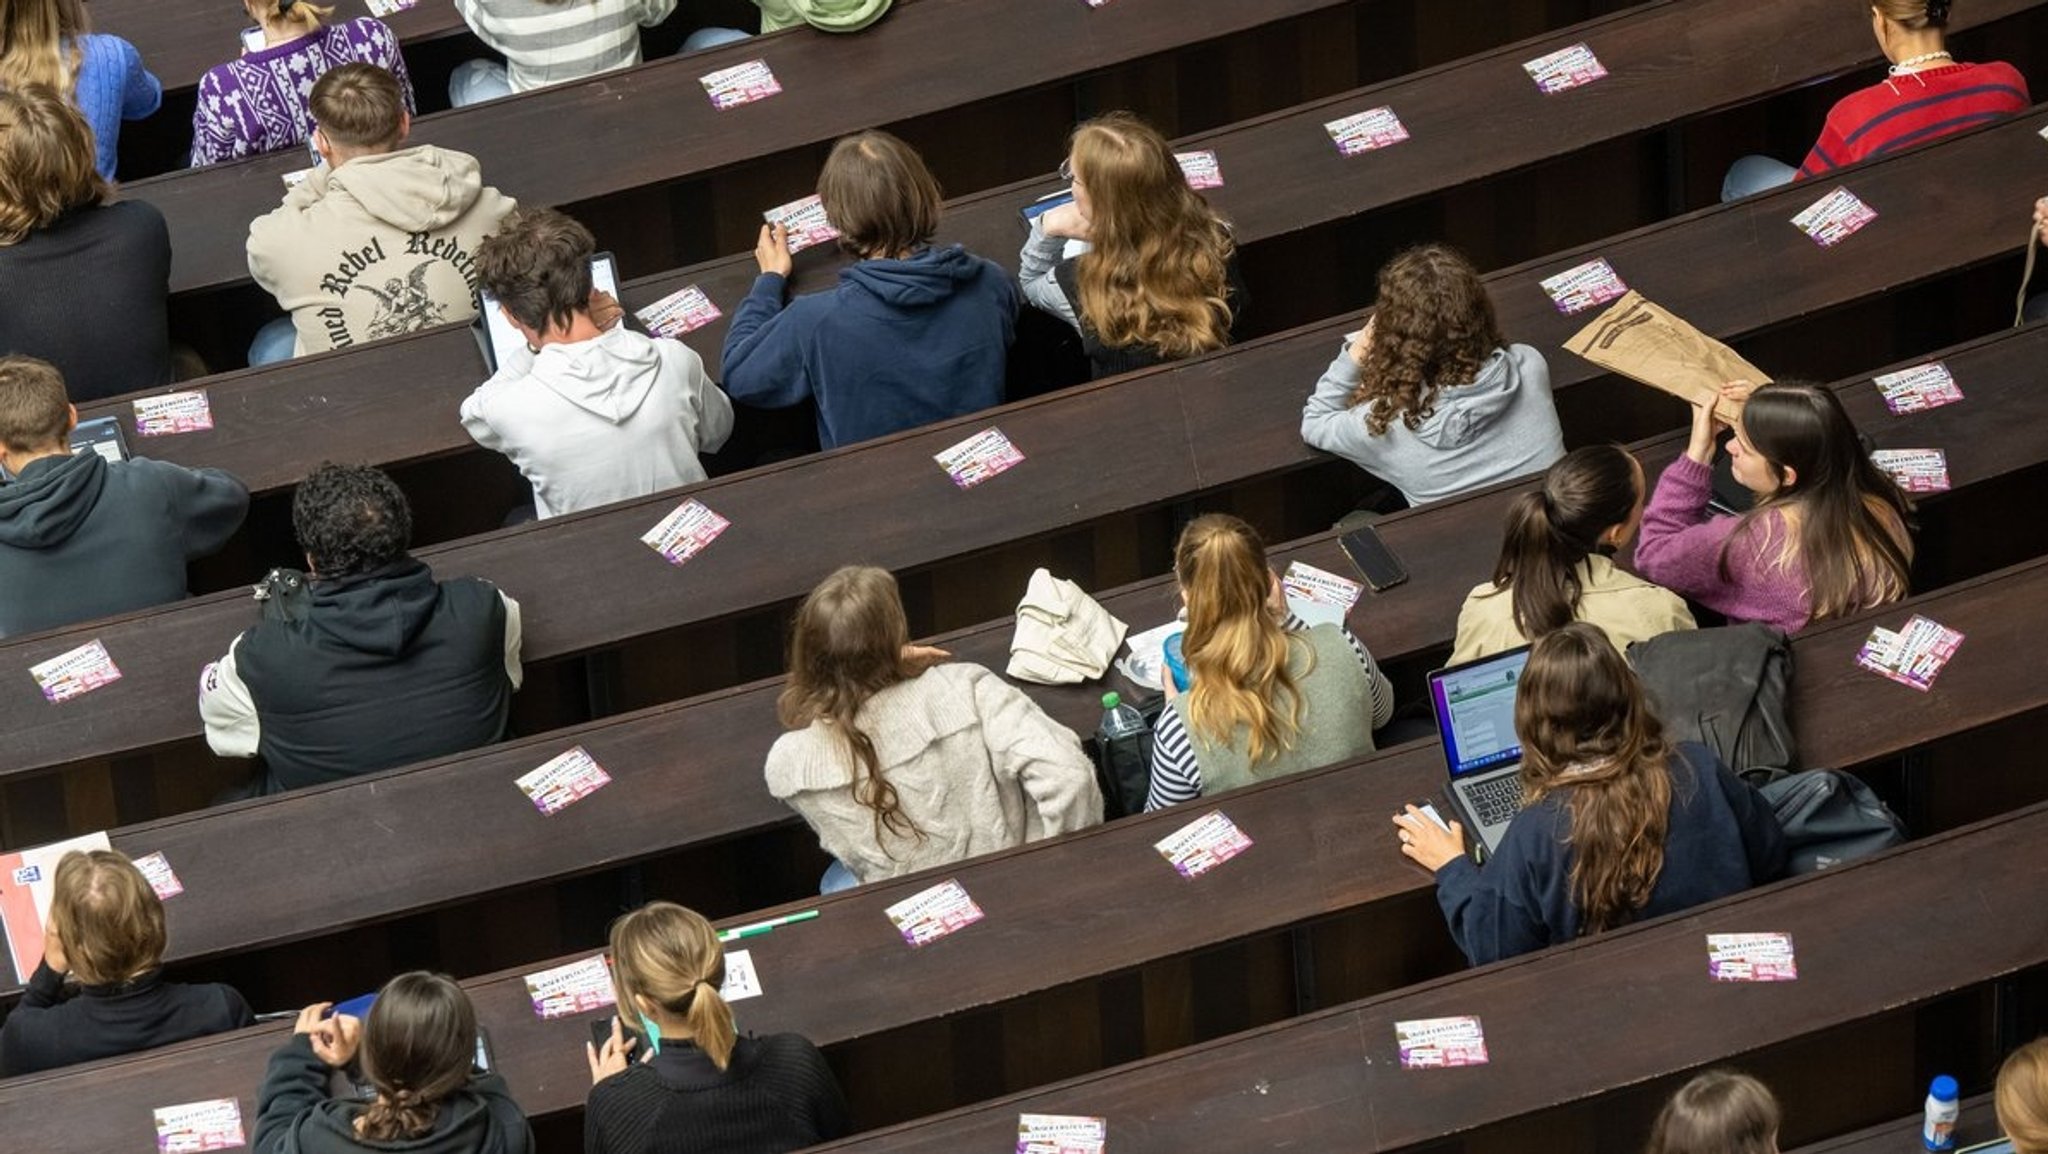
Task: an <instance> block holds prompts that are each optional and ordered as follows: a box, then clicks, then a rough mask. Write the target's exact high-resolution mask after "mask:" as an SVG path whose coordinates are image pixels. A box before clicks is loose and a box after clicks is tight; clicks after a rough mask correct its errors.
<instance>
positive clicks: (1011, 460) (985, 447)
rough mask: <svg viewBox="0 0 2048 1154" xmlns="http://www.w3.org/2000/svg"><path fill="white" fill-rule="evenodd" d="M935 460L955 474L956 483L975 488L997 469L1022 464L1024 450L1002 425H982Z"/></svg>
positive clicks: (962, 486) (966, 487)
mask: <svg viewBox="0 0 2048 1154" xmlns="http://www.w3.org/2000/svg"><path fill="white" fill-rule="evenodd" d="M932 460H934V461H937V462H938V463H939V467H940V468H942V469H944V470H945V471H946V475H947V476H949V477H951V478H953V484H955V485H957V486H959V487H960V488H962V489H972V488H974V487H975V486H976V485H979V484H981V483H982V482H983V481H986V480H988V479H989V478H990V477H993V476H995V475H996V474H997V473H1001V472H1004V471H1006V470H1009V469H1012V468H1014V467H1016V466H1017V465H1020V464H1022V463H1023V461H1024V454H1023V453H1021V452H1019V451H1018V449H1017V446H1015V445H1013V444H1011V443H1010V438H1008V437H1006V436H1004V435H1003V431H1002V430H1001V429H983V430H982V431H981V432H979V433H976V434H974V435H973V436H971V437H969V438H967V439H966V440H964V441H962V442H960V443H959V444H957V445H955V446H953V447H952V448H950V449H947V450H946V451H945V452H943V453H939V454H936V455H935V456H933V457H932Z"/></svg>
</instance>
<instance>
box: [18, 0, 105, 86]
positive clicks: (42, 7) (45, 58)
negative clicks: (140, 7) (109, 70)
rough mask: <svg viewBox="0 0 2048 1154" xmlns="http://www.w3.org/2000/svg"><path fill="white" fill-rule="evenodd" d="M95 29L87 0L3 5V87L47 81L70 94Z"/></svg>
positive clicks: (20, 0) (37, 0) (28, 0)
mask: <svg viewBox="0 0 2048 1154" xmlns="http://www.w3.org/2000/svg"><path fill="white" fill-rule="evenodd" d="M90 31H92V23H91V21H90V20H89V19H88V18H87V17H86V12H85V4H84V3H83V0H7V2H6V3H5V4H0V88H17V89H18V88H21V87H22V86H23V85H28V84H47V85H49V86H50V87H51V88H54V89H56V90H57V92H59V93H60V94H63V95H66V96H68V95H70V93H71V89H72V83H73V81H74V79H75V78H76V76H77V71H78V66H79V50H78V48H77V46H76V45H75V44H73V43H71V41H72V40H73V39H74V38H75V37H78V36H82V35H84V34H85V33H87V32H90Z"/></svg>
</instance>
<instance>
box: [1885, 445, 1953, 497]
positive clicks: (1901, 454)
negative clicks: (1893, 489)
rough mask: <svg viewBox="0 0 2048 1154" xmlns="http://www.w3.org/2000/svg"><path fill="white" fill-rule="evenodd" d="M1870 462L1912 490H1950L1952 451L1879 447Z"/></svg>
mask: <svg viewBox="0 0 2048 1154" xmlns="http://www.w3.org/2000/svg"><path fill="white" fill-rule="evenodd" d="M1870 463H1871V464H1873V465H1876V466H1877V467H1878V468H1879V469H1882V470H1883V471H1884V473H1885V475H1886V476H1888V477H1890V478H1891V479H1892V480H1893V482H1895V483H1896V484H1897V485H1898V486H1899V488H1901V489H1904V490H1905V491H1906V492H1908V493H1945V492H1947V491H1948V454H1946V453H1944V452H1942V451H1941V450H1940V449H1878V450H1877V451H1875V452H1873V453H1871V454H1870Z"/></svg>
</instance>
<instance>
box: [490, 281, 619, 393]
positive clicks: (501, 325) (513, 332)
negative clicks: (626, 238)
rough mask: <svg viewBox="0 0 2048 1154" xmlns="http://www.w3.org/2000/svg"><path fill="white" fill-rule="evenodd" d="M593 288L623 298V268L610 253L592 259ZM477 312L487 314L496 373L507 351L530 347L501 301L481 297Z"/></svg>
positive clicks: (491, 354) (615, 297)
mask: <svg viewBox="0 0 2048 1154" xmlns="http://www.w3.org/2000/svg"><path fill="white" fill-rule="evenodd" d="M590 284H591V287H592V288H595V289H597V290H598V291H599V292H604V293H609V294H611V296H612V298H613V299H614V300H616V299H618V296H619V266H618V262H617V261H614V260H613V259H612V254H610V253H608V252H601V253H598V254H596V255H594V256H592V257H591V258H590ZM477 311H478V312H480V313H482V314H483V318H484V332H485V336H486V340H487V341H488V342H489V347H488V348H486V349H485V350H484V355H485V357H486V358H487V359H488V360H489V361H490V362H491V371H492V372H496V371H497V369H498V365H499V363H500V362H501V361H502V360H503V355H502V354H503V351H504V350H506V349H516V348H518V347H519V346H521V345H523V344H525V343H526V338H525V337H522V336H520V335H519V330H518V329H515V328H513V327H512V322H511V321H508V320H506V319H505V314H504V313H503V312H500V311H499V309H498V300H497V298H496V297H493V296H492V295H491V294H489V293H481V294H479V296H478V300H477Z"/></svg>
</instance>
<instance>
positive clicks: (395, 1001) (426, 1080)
mask: <svg viewBox="0 0 2048 1154" xmlns="http://www.w3.org/2000/svg"><path fill="white" fill-rule="evenodd" d="M356 1056H357V1058H359V1059H360V1060H361V1062H362V1067H363V1077H364V1078H366V1079H368V1081H369V1083H370V1085H372V1086H374V1087H376V1089H377V1098H376V1100H375V1101H373V1102H371V1103H370V1104H369V1105H368V1106H366V1107H364V1109H363V1112H362V1114H361V1116H360V1117H359V1118H358V1120H357V1122H356V1132H357V1133H358V1134H359V1135H361V1136H362V1137H364V1138H368V1139H370V1140H372V1141H376V1142H396V1141H402V1140H405V1139H411V1138H418V1137H420V1136H422V1135H424V1134H427V1133H428V1132H430V1131H431V1130H432V1129H433V1128H434V1120H435V1116H436V1115H437V1114H438V1113H439V1112H440V1108H441V1102H442V1100H443V1099H445V1098H447V1097H448V1096H449V1095H450V1094H453V1093H455V1092H456V1091H457V1090H460V1089H462V1088H463V1087H464V1086H465V1085H467V1084H468V1083H469V1077H470V1071H471V1069H472V1068H473V1067H474V1065H475V1063H476V1007H474V1006H472V1005H471V1004H470V1001H469V995H468V994H466V993H464V992H463V991H462V987H461V986H459V985H457V984H456V983H455V981H454V979H452V978H449V977H448V976H446V975H444V974H430V973H426V972H424V971H418V970H415V971H413V972H411V973H406V974H400V975H398V976H397V977H395V978H393V979H391V980H390V981H388V982H386V983H384V988H383V989H381V990H379V991H377V1000H376V1001H375V1002H373V1003H371V1005H370V1012H369V1014H368V1016H366V1017H365V1018H364V1019H363V1028H362V1039H361V1042H360V1045H359V1047H358V1049H357V1053H356Z"/></svg>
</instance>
